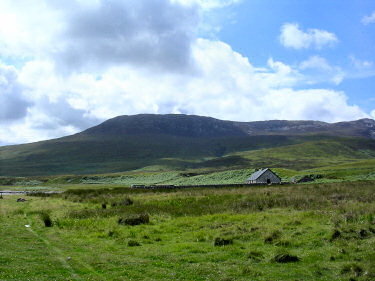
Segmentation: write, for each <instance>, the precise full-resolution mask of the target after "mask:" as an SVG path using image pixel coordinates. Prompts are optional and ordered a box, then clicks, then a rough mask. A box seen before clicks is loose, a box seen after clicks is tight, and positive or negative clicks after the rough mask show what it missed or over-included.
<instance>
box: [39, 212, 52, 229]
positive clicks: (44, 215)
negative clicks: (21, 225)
mask: <svg viewBox="0 0 375 281" xmlns="http://www.w3.org/2000/svg"><path fill="white" fill-rule="evenodd" d="M40 216H41V218H42V220H43V222H44V225H45V227H51V226H52V220H51V217H50V216H49V214H48V213H41V214H40Z"/></svg>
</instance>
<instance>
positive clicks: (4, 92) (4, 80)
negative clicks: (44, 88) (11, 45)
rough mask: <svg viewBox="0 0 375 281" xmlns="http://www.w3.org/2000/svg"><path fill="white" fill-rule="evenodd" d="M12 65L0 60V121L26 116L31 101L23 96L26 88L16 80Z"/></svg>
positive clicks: (15, 71)
mask: <svg viewBox="0 0 375 281" xmlns="http://www.w3.org/2000/svg"><path fill="white" fill-rule="evenodd" d="M17 77H18V73H17V70H16V69H15V68H14V67H13V66H8V65H4V64H1V62H0V100H1V102H0V123H1V122H11V121H14V120H17V119H21V118H23V117H25V116H26V113H27V109H28V107H29V106H31V102H30V101H29V100H28V99H27V98H26V97H25V95H24V91H26V89H24V88H23V86H22V85H21V84H20V83H19V82H18V81H17V80H18V79H17Z"/></svg>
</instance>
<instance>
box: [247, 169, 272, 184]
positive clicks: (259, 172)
mask: <svg viewBox="0 0 375 281" xmlns="http://www.w3.org/2000/svg"><path fill="white" fill-rule="evenodd" d="M267 170H268V168H265V169H261V170H259V171H256V172H255V173H254V174H252V175H251V177H250V178H248V179H247V180H248V181H255V180H256V179H258V178H259V177H260V176H261V175H263V173H264V172H265V171H267Z"/></svg>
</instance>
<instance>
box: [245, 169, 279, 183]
mask: <svg viewBox="0 0 375 281" xmlns="http://www.w3.org/2000/svg"><path fill="white" fill-rule="evenodd" d="M246 183H248V184H251V183H263V184H272V183H277V184H280V183H281V178H280V177H279V176H278V175H276V174H275V173H274V172H272V171H271V170H270V169H268V168H266V169H260V170H257V171H255V173H254V174H252V175H251V177H250V178H248V179H247V180H246Z"/></svg>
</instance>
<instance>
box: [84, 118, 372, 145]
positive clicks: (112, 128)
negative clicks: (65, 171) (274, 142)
mask: <svg viewBox="0 0 375 281" xmlns="http://www.w3.org/2000/svg"><path fill="white" fill-rule="evenodd" d="M306 133H327V134H335V135H337V134H338V135H345V136H362V137H366V138H373V139H375V121H374V120H373V119H368V118H363V119H359V120H354V121H342V122H336V123H327V122H323V121H314V120H294V121H289V120H267V121H250V122H240V121H229V120H220V119H216V118H213V117H206V116H198V115H185V114H164V115H159V114H138V115H121V116H117V117H114V118H111V119H108V120H106V121H104V122H103V123H101V124H99V125H97V126H94V127H91V128H89V129H87V130H85V131H83V132H81V133H79V134H83V135H95V134H101V135H108V134H112V135H117V136H122V135H127V134H135V135H152V134H162V135H163V134H164V135H174V136H184V137H219V136H245V135H247V136H254V135H270V134H278V135H280V134H281V135H285V134H286V135H290V134H292V135H297V134H306Z"/></svg>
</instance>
